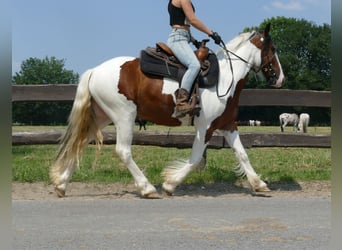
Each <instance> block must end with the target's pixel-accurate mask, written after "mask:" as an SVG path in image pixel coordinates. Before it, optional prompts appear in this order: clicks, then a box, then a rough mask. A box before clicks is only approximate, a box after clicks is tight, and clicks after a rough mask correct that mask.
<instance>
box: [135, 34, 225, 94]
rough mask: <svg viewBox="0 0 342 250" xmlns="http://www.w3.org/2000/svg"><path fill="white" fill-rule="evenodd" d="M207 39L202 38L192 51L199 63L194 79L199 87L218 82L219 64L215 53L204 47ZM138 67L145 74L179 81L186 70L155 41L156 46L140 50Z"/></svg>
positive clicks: (162, 45) (209, 85) (166, 48)
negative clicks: (196, 47) (199, 66)
mask: <svg viewBox="0 0 342 250" xmlns="http://www.w3.org/2000/svg"><path fill="white" fill-rule="evenodd" d="M208 41H209V40H208V39H205V40H203V41H202V43H201V46H200V47H199V48H198V49H197V50H196V51H194V53H195V54H196V56H197V58H198V60H199V61H200V64H201V71H200V73H199V75H198V77H197V79H196V80H195V82H197V83H198V86H199V87H200V88H208V87H211V86H214V85H216V84H217V83H218V77H219V65H218V61H217V57H216V55H215V54H214V53H212V52H210V51H209V49H208V47H206V43H207V42H208ZM140 68H141V71H142V72H144V73H145V74H148V75H154V76H161V77H168V78H171V79H174V80H176V81H178V82H179V83H180V82H181V81H182V78H183V76H184V73H185V71H186V67H185V66H184V65H183V64H181V63H180V62H179V60H178V59H177V58H176V57H175V55H174V54H173V52H172V51H171V49H170V48H169V47H168V46H167V45H166V44H164V43H162V42H158V43H156V47H147V48H146V49H145V50H142V51H141V52H140Z"/></svg>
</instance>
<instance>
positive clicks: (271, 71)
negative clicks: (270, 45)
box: [216, 32, 278, 97]
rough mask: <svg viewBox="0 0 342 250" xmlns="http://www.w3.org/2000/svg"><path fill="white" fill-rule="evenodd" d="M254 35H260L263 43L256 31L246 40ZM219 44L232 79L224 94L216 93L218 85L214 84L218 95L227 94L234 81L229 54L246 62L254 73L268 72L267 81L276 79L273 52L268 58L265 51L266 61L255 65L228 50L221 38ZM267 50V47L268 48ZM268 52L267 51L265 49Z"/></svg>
mask: <svg viewBox="0 0 342 250" xmlns="http://www.w3.org/2000/svg"><path fill="white" fill-rule="evenodd" d="M255 35H259V37H260V41H261V42H262V43H263V44H264V42H265V41H264V40H265V39H264V38H263V37H261V35H260V33H258V32H256V33H254V34H253V35H252V36H251V37H250V38H249V39H248V40H249V41H250V40H251V39H252V38H253V37H254V36H255ZM268 39H270V38H268ZM219 46H220V47H221V48H222V49H223V50H224V51H225V53H226V55H227V57H228V60H229V65H230V70H231V72H232V81H231V84H230V85H229V88H228V89H227V91H226V93H225V94H224V95H220V94H219V93H218V86H216V94H217V96H218V97H224V96H226V95H227V94H228V92H229V90H230V89H231V87H232V85H233V84H232V83H233V82H234V69H233V64H232V59H231V56H230V55H231V54H232V55H234V56H235V57H236V58H238V59H240V60H241V61H242V62H244V63H246V64H247V65H249V66H250V68H251V69H252V70H253V71H254V73H255V74H257V73H259V72H260V71H262V72H263V73H264V74H268V75H269V79H268V82H271V81H272V82H274V81H275V80H277V79H278V75H277V73H276V72H275V70H274V69H273V65H272V60H273V58H274V57H275V53H273V56H272V57H271V58H269V56H268V53H267V56H266V59H267V60H266V62H265V63H263V64H262V65H261V66H255V65H253V64H252V63H250V62H248V61H247V60H246V59H244V58H242V57H241V56H239V55H237V54H236V53H234V52H233V51H231V50H228V49H227V47H226V45H225V43H224V42H223V41H222V40H221V42H220V44H219ZM268 50H269V49H268ZM263 51H264V50H263V48H261V54H263ZM267 52H268V51H267ZM263 58H264V57H263V56H262V60H263Z"/></svg>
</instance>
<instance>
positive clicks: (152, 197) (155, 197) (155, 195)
mask: <svg viewBox="0 0 342 250" xmlns="http://www.w3.org/2000/svg"><path fill="white" fill-rule="evenodd" d="M143 197H144V198H146V199H162V196H161V195H160V194H158V193H157V192H153V193H149V194H145V195H144V196H143Z"/></svg>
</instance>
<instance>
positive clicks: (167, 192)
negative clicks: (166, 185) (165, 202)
mask: <svg viewBox="0 0 342 250" xmlns="http://www.w3.org/2000/svg"><path fill="white" fill-rule="evenodd" d="M163 192H164V193H165V194H166V195H167V196H172V195H173V193H172V192H169V191H167V190H165V189H163Z"/></svg>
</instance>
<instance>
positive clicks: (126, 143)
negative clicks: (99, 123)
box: [115, 119, 160, 198]
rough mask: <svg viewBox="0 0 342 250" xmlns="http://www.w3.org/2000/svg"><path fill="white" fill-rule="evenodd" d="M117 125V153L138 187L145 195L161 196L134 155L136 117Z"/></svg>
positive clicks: (149, 196)
mask: <svg viewBox="0 0 342 250" xmlns="http://www.w3.org/2000/svg"><path fill="white" fill-rule="evenodd" d="M115 125H116V153H117V154H118V156H119V157H120V159H121V160H122V162H123V163H124V164H125V165H126V166H127V168H128V170H129V171H130V173H131V174H132V176H133V178H134V181H135V185H136V187H137V188H138V189H139V191H140V193H141V195H142V196H143V197H146V198H160V196H159V194H158V193H157V190H156V188H155V187H154V186H153V185H152V184H151V183H150V182H149V181H148V180H147V178H146V177H145V175H144V174H143V172H142V171H141V170H140V169H139V167H138V166H137V164H136V163H135V161H134V160H133V157H132V147H131V144H132V139H133V130H134V119H132V121H122V120H120V122H117V123H116V124H115Z"/></svg>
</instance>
